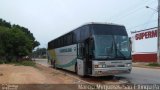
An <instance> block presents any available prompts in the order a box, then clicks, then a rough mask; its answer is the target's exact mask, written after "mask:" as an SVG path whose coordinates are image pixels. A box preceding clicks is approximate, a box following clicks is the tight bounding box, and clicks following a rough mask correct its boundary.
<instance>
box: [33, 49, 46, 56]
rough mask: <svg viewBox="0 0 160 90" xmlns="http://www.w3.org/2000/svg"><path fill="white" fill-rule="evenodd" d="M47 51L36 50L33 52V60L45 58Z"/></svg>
mask: <svg viewBox="0 0 160 90" xmlns="http://www.w3.org/2000/svg"><path fill="white" fill-rule="evenodd" d="M46 53H47V49H46V48H37V49H36V50H35V51H33V57H34V58H46Z"/></svg>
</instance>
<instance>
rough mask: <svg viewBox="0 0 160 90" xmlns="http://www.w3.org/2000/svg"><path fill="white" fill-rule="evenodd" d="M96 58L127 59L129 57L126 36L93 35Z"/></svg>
mask: <svg viewBox="0 0 160 90" xmlns="http://www.w3.org/2000/svg"><path fill="white" fill-rule="evenodd" d="M94 38H95V52H94V55H95V58H96V59H111V60H112V59H128V58H130V57H131V54H130V48H129V40H128V36H118V35H95V37H94Z"/></svg>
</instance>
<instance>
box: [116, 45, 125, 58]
mask: <svg viewBox="0 0 160 90" xmlns="http://www.w3.org/2000/svg"><path fill="white" fill-rule="evenodd" d="M116 50H117V51H118V52H119V53H120V54H121V57H120V56H119V57H120V58H124V59H126V56H125V55H124V54H123V53H122V52H121V51H120V50H119V49H117V48H116Z"/></svg>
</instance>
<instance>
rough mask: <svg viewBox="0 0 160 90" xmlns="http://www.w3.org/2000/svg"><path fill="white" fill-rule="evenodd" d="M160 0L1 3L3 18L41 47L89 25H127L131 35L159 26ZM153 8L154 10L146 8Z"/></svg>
mask: <svg viewBox="0 0 160 90" xmlns="http://www.w3.org/2000/svg"><path fill="white" fill-rule="evenodd" d="M157 1H158V0H0V18H2V19H4V20H6V21H8V22H10V23H11V24H18V25H21V26H24V27H26V28H28V29H29V30H30V31H31V32H32V33H33V35H34V36H35V38H36V40H38V41H39V42H40V44H41V45H40V46H39V47H47V43H48V42H49V41H51V40H53V39H54V38H57V37H59V36H61V35H63V34H65V33H67V32H69V31H71V30H73V29H75V28H77V27H79V26H81V25H83V24H86V23H89V22H102V23H115V24H121V25H124V26H125V27H126V29H127V32H128V34H129V36H130V35H131V34H130V32H131V31H139V30H143V29H147V28H151V27H156V26H157V22H158V21H157V17H158V16H157V15H158V13H157V5H158V4H157ZM146 6H149V7H150V8H148V9H147V8H146Z"/></svg>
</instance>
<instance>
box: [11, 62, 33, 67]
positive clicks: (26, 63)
mask: <svg viewBox="0 0 160 90" xmlns="http://www.w3.org/2000/svg"><path fill="white" fill-rule="evenodd" d="M14 64H15V65H16V66H19V65H23V66H33V67H35V65H36V63H35V62H33V61H20V62H16V63H14Z"/></svg>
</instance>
